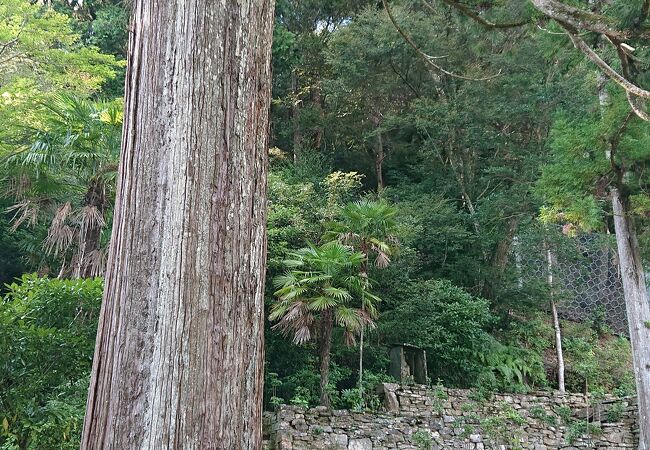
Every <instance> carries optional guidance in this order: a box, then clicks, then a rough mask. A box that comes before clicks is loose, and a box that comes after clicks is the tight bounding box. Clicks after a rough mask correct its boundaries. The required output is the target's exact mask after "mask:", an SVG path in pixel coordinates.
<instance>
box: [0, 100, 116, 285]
mask: <svg viewBox="0 0 650 450" xmlns="http://www.w3.org/2000/svg"><path fill="white" fill-rule="evenodd" d="M41 106H42V107H41V110H42V114H41V117H40V118H39V119H40V121H39V123H38V124H37V125H31V126H27V125H19V126H17V127H16V129H15V130H13V132H10V133H5V135H10V136H11V138H10V139H8V140H7V141H5V142H4V144H5V146H7V147H9V149H10V154H9V156H8V157H7V158H6V160H5V164H6V166H7V169H8V170H7V173H8V176H7V177H6V178H5V179H4V180H2V182H3V184H4V185H5V186H6V189H5V190H6V193H7V194H9V195H10V196H11V197H12V198H13V199H14V201H15V204H14V205H13V206H11V207H10V208H9V211H13V212H14V218H13V228H14V229H17V228H18V227H19V226H21V225H23V224H25V225H36V224H37V223H43V222H46V223H47V224H48V232H47V237H46V238H45V240H44V243H43V248H44V250H45V252H46V253H48V254H53V255H55V257H56V258H57V259H58V260H59V261H60V262H61V270H60V272H59V276H62V275H64V274H68V275H71V276H74V277H90V276H96V275H99V274H101V273H102V272H103V268H104V255H103V252H102V250H101V236H102V232H103V230H104V229H105V228H106V226H107V224H108V223H109V219H110V215H111V209H112V200H111V197H112V196H113V193H114V184H115V176H116V171H117V161H118V158H119V150H120V136H121V120H122V119H121V111H120V107H119V106H117V105H114V104H101V103H94V102H91V101H89V100H85V99H79V98H76V97H72V96H67V95H59V96H57V97H54V98H53V99H51V100H50V101H48V102H47V103H45V104H43V105H41Z"/></svg>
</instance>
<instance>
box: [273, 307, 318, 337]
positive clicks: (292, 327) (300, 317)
mask: <svg viewBox="0 0 650 450" xmlns="http://www.w3.org/2000/svg"><path fill="white" fill-rule="evenodd" d="M313 323H314V316H313V314H312V313H311V311H310V310H309V308H308V306H307V304H306V303H305V302H303V301H296V302H295V303H293V304H292V305H291V306H289V308H288V310H287V312H286V314H285V315H284V316H283V317H282V319H280V321H279V322H278V323H277V324H276V325H274V326H273V329H278V330H280V332H281V333H282V334H284V335H285V336H287V335H290V334H291V333H293V342H294V343H295V344H298V345H302V344H305V343H307V342H309V341H310V340H311V326H312V325H313Z"/></svg>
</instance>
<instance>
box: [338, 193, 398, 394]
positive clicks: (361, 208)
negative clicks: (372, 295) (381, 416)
mask: <svg viewBox="0 0 650 450" xmlns="http://www.w3.org/2000/svg"><path fill="white" fill-rule="evenodd" d="M396 214H397V209H396V208H394V207H393V206H391V205H389V204H388V203H387V202H386V201H384V200H376V201H372V200H368V199H364V200H361V201H358V202H354V203H348V204H347V205H346V206H345V207H344V208H343V210H342V211H341V220H340V222H338V223H337V224H336V225H335V226H334V228H333V230H332V231H330V232H329V233H327V235H326V236H329V237H335V238H337V239H338V240H339V241H340V242H342V243H345V244H349V245H352V246H353V247H354V248H355V250H357V251H359V252H360V253H361V254H362V255H363V260H362V262H361V264H360V267H359V276H360V277H361V279H362V280H364V282H366V283H368V282H369V276H368V272H369V267H370V265H373V266H375V267H377V268H385V267H387V266H388V265H389V264H390V257H391V255H392V252H393V247H394V246H395V245H396V244H397V240H396V238H395V235H394V234H393V233H394V231H395V228H396V226H397V223H396V221H395V216H396ZM365 306H366V303H365V302H363V301H362V309H365ZM363 339H364V327H362V328H361V331H360V340H359V341H360V342H359V395H360V396H361V398H363Z"/></svg>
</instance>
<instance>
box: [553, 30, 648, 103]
mask: <svg viewBox="0 0 650 450" xmlns="http://www.w3.org/2000/svg"><path fill="white" fill-rule="evenodd" d="M558 23H559V24H560V25H561V26H562V27H563V28H564V29H565V30H566V32H567V35H568V36H569V38H570V39H571V42H573V45H575V47H576V48H577V49H578V50H580V51H581V52H582V53H584V54H585V56H587V58H589V59H590V60H591V61H592V62H593V63H594V64H596V65H597V66H598V68H599V69H600V70H602V71H603V73H604V74H605V75H607V77H609V78H610V79H611V80H612V81H614V82H615V83H616V84H618V85H619V86H621V87H622V88H623V89H625V91H626V92H629V93H630V94H632V95H635V96H637V97H641V98H646V99H650V91H646V90H645V89H643V88H640V87H639V86H637V85H635V84H634V83H632V82H631V81H630V80H628V79H627V78H625V77H624V76H623V75H621V74H620V73H618V72H617V71H616V70H614V69H613V68H612V67H611V66H610V65H609V64H607V63H606V62H605V61H604V60H603V59H602V58H601V57H600V56H598V54H597V53H596V52H595V51H593V50H592V48H591V47H589V45H587V43H586V42H585V41H583V40H582V38H581V37H580V36H578V35H577V34H575V32H574V31H573V30H571V29H570V28H569V27H567V26H566V24H564V23H562V22H558Z"/></svg>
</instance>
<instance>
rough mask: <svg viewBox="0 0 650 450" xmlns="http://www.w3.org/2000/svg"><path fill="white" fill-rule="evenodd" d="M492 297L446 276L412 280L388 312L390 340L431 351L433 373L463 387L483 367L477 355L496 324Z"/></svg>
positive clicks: (384, 329) (386, 325)
mask: <svg viewBox="0 0 650 450" xmlns="http://www.w3.org/2000/svg"><path fill="white" fill-rule="evenodd" d="M493 321H494V317H493V316H492V315H491V313H490V309H489V305H488V302H487V300H483V299H480V298H476V297H473V296H472V295H470V294H468V293H467V292H465V291H464V290H462V289H461V288H459V287H456V286H454V285H453V284H451V282H449V281H446V280H432V281H424V282H420V283H411V284H409V285H407V286H404V288H403V289H402V301H401V302H400V303H399V304H398V305H397V306H396V307H395V309H394V310H393V311H390V312H388V313H386V314H385V316H384V318H383V324H382V325H381V331H382V333H383V334H384V335H385V336H386V339H385V341H386V342H408V343H410V344H413V345H417V346H419V347H422V348H424V349H425V350H426V352H427V363H428V365H429V376H430V377H431V378H433V379H437V378H440V379H442V381H443V382H444V383H445V384H448V385H452V386H453V385H456V386H459V385H460V386H463V385H466V384H467V382H468V380H475V379H476V376H477V375H478V374H479V373H481V372H482V371H483V367H482V364H481V363H480V361H478V360H477V358H476V354H477V353H479V352H480V351H482V350H483V349H484V348H485V346H486V345H487V344H488V343H489V342H490V335H489V334H488V333H487V331H486V329H487V327H488V326H489V325H490V324H491V323H493Z"/></svg>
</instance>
